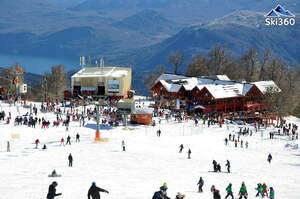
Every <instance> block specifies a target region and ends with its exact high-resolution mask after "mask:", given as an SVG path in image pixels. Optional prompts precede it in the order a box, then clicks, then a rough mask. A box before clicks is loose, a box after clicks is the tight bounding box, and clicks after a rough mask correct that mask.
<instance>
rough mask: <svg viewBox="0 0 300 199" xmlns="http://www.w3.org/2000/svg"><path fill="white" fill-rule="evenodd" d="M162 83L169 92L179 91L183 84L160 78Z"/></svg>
mask: <svg viewBox="0 0 300 199" xmlns="http://www.w3.org/2000/svg"><path fill="white" fill-rule="evenodd" d="M160 83H161V84H162V85H163V86H164V87H165V89H166V90H167V91H168V92H171V93H173V92H178V91H179V89H180V88H181V86H182V85H180V84H170V83H168V82H166V81H165V80H160Z"/></svg>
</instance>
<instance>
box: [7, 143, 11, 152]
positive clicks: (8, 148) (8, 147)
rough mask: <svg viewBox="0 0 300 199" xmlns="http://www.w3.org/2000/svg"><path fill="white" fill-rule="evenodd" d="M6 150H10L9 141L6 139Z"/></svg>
mask: <svg viewBox="0 0 300 199" xmlns="http://www.w3.org/2000/svg"><path fill="white" fill-rule="evenodd" d="M6 151H7V152H10V143H9V141H7V143H6Z"/></svg>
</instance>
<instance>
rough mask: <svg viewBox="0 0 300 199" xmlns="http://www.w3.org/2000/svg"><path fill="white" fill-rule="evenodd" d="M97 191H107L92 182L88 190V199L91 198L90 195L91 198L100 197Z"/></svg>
mask: <svg viewBox="0 0 300 199" xmlns="http://www.w3.org/2000/svg"><path fill="white" fill-rule="evenodd" d="M99 192H105V193H109V192H108V191H106V190H105V189H101V188H99V187H97V186H96V183H95V182H93V183H92V186H91V187H90V189H89V191H88V199H91V197H92V199H100V193H99Z"/></svg>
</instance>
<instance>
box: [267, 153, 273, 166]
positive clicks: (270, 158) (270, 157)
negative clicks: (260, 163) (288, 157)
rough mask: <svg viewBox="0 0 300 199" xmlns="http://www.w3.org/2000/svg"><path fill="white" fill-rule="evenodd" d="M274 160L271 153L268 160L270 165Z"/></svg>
mask: <svg viewBox="0 0 300 199" xmlns="http://www.w3.org/2000/svg"><path fill="white" fill-rule="evenodd" d="M272 158H273V157H272V155H271V153H269V155H268V159H267V160H268V162H269V163H270V164H271V161H272Z"/></svg>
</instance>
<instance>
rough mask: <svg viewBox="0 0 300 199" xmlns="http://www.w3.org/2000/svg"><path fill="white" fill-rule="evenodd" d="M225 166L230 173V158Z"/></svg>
mask: <svg viewBox="0 0 300 199" xmlns="http://www.w3.org/2000/svg"><path fill="white" fill-rule="evenodd" d="M225 166H226V167H227V172H228V173H230V162H229V160H227V161H226V164H225Z"/></svg>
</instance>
